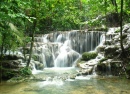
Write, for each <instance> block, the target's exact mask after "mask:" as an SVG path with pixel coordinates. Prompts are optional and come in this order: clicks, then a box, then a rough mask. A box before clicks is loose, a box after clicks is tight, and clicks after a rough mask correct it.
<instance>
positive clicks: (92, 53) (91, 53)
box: [82, 52, 97, 61]
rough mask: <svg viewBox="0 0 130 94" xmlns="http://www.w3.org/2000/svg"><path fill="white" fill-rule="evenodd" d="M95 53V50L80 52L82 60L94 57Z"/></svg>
mask: <svg viewBox="0 0 130 94" xmlns="http://www.w3.org/2000/svg"><path fill="white" fill-rule="evenodd" d="M96 56H97V53H96V52H84V53H83V54H82V60H85V61H88V60H90V59H94V58H96Z"/></svg>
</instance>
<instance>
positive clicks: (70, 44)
mask: <svg viewBox="0 0 130 94" xmlns="http://www.w3.org/2000/svg"><path fill="white" fill-rule="evenodd" d="M101 35H102V32H94V31H91V32H88V31H77V30H73V31H69V32H67V31H66V32H54V33H50V34H45V35H38V36H37V37H35V43H34V48H33V54H34V55H35V56H36V57H38V58H37V61H39V62H40V63H42V64H43V65H44V67H72V66H73V65H74V64H75V63H74V62H75V61H76V60H77V59H78V58H79V57H80V54H82V53H83V52H87V51H92V50H94V49H95V48H96V46H98V45H99V43H100V36H101Z"/></svg>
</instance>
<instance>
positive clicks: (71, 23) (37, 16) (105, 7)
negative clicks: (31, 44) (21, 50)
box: [0, 0, 130, 54]
mask: <svg viewBox="0 0 130 94" xmlns="http://www.w3.org/2000/svg"><path fill="white" fill-rule="evenodd" d="M120 3H121V0H1V3H0V47H1V54H3V49H4V48H6V49H9V50H10V49H11V50H15V49H16V48H17V47H19V46H21V45H24V43H26V42H28V41H30V39H29V38H26V37H27V36H32V33H33V32H32V31H33V29H34V28H33V27H34V22H35V33H42V34H44V33H48V32H52V31H65V30H72V29H86V28H87V27H86V24H88V25H90V26H100V25H102V24H108V26H109V24H111V21H113V22H112V23H114V24H112V26H118V24H117V23H118V22H119V19H118V17H119V16H120V5H121V4H120ZM129 5H130V1H129V0H124V9H123V17H124V18H123V19H124V23H127V22H129V21H130V18H129V17H130V7H129ZM104 18H106V19H104ZM94 19H100V20H94ZM106 20H107V21H106ZM115 23H116V24H115ZM23 36H25V38H23ZM14 40H15V41H14Z"/></svg>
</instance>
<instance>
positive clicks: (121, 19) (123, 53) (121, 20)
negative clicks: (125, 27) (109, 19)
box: [120, 0, 126, 57]
mask: <svg viewBox="0 0 130 94" xmlns="http://www.w3.org/2000/svg"><path fill="white" fill-rule="evenodd" d="M122 22H123V0H121V12H120V46H121V50H122V53H121V56H122V57H126V55H125V50H124V46H123V39H122Z"/></svg>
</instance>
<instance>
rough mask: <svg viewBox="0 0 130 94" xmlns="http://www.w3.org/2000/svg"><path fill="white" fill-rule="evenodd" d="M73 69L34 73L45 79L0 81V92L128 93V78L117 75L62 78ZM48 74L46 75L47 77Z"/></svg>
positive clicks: (42, 93) (12, 93)
mask: <svg viewBox="0 0 130 94" xmlns="http://www.w3.org/2000/svg"><path fill="white" fill-rule="evenodd" d="M75 72H76V71H75V69H71V68H70V69H45V70H44V71H43V72H38V73H36V74H35V76H36V77H38V76H39V77H46V78H47V80H46V81H31V82H21V83H9V82H2V83H0V94H130V80H126V79H120V78H118V77H95V76H92V75H89V76H79V77H76V79H69V78H68V79H66V80H65V79H63V77H68V76H67V75H71V73H75ZM47 76H48V77H47Z"/></svg>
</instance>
